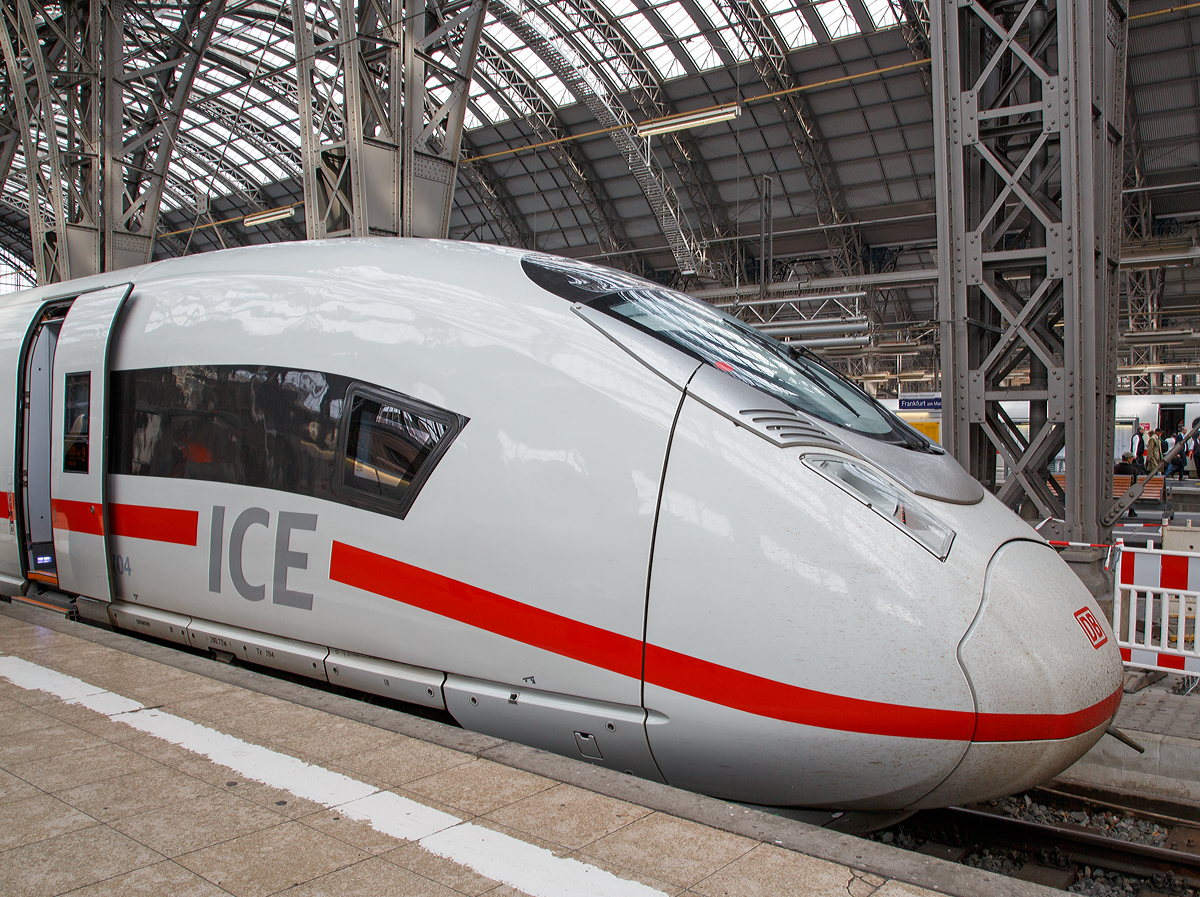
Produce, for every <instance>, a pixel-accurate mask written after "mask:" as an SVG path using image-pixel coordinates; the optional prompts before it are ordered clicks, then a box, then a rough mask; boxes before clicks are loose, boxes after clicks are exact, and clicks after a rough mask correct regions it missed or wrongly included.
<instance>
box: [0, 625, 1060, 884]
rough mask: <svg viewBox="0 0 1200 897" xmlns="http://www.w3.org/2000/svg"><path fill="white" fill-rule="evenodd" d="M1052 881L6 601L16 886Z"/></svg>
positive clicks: (5, 703)
mask: <svg viewBox="0 0 1200 897" xmlns="http://www.w3.org/2000/svg"><path fill="white" fill-rule="evenodd" d="M282 891H286V892H287V893H288V894H290V895H296V897H300V895H305V897H308V895H371V897H385V895H430V897H455V895H466V897H480V895H483V894H488V895H493V897H506V895H510V894H518V893H526V894H530V895H534V897H543V895H545V897H550V895H557V894H562V895H568V894H569V895H571V897H581V895H589V894H590V895H597V897H653V895H655V894H667V895H676V894H683V893H686V894H695V895H704V897H726V895H746V897H757V895H764V897H765V895H771V897H777V895H828V897H922V895H927V894H929V893H930V892H931V891H935V892H939V893H944V894H955V895H963V897H967V895H970V897H978V895H1000V894H1006V895H1011V894H1030V895H1032V894H1038V893H1043V894H1044V893H1048V892H1047V891H1046V890H1045V889H1043V888H1041V887H1039V886H1036V885H1032V884H1028V883H1024V882H1018V881H1014V880H1012V879H1007V878H1002V877H999V876H995V875H992V874H990V873H986V872H980V871H978V870H974V869H969V868H966V867H963V866H957V865H953V864H950V863H946V862H944V861H942V860H938V859H935V858H932V857H926V856H922V855H918V854H913V853H907V852H904V851H900V850H897V849H894V848H891V847H888V846H886V845H882V844H876V843H874V842H870V841H865V840H862V839H858V838H854V837H852V836H848V835H840V834H837V833H834V832H829V831H825V830H822V829H817V828H813V827H811V826H808V825H805V824H803V823H800V822H796V821H793V820H788V819H783V818H780V817H777V816H773V815H769V814H765V813H761V812H758V811H754V810H749V809H746V808H744V807H741V806H737V805H732V804H728V803H725V802H722V801H718V800H714V799H711V798H707V797H703V796H700V795H695V794H691V793H689V792H684V791H679V790H677V789H673V788H669V787H667V786H663V785H658V784H655V783H651V782H647V781H644V780H641V779H635V778H633V777H630V776H624V775H619V774H614V773H611V772H608V771H606V770H602V769H598V768H596V767H592V766H589V765H587V764H584V763H581V762H577V761H574V760H568V759H565V758H561V757H556V756H553V755H549V754H545V753H543V752H540V751H536V750H533V749H531V748H527V747H524V746H521V745H515V744H511V743H507V742H502V741H499V740H498V739H494V738H488V737H485V736H481V735H477V734H475V733H471V732H466V731H463V730H461V729H458V728H455V727H453V726H450V725H446V724H442V723H439V722H435V721H430V720H427V719H422V718H420V717H416V716H410V715H408V714H406V713H403V712H399V711H397V710H393V709H387V708H382V707H379V706H375V705H371V704H367V703H365V702H363V701H359V700H355V699H352V698H348V697H344V696H341V695H337V694H331V693H329V692H327V691H322V690H319V689H313V688H308V687H306V686H303V685H300V684H297V683H293V682H289V681H286V680H281V679H278V678H275V677H272V676H268V675H264V674H262V673H260V672H257V671H255V670H251V669H244V668H239V667H235V666H226V665H222V664H219V663H216V662H214V661H212V660H209V659H208V658H206V657H202V656H198V655H194V654H189V653H187V652H183V651H179V650H175V649H173V648H170V647H167V646H164V645H160V644H156V643H151V642H147V641H142V640H139V639H135V638H131V637H128V636H125V635H122V634H119V633H113V632H108V631H106V630H102V629H98V628H95V627H91V626H86V625H83V624H80V623H72V622H69V621H67V620H64V619H62V618H61V617H56V616H54V615H52V614H50V613H47V612H43V611H38V610H36V609H33V608H30V607H28V606H19V605H15V604H14V605H9V604H0V894H5V895H23V897H43V895H45V897H49V895H57V894H68V893H69V894H72V895H79V897H82V895H142V894H144V895H195V897H207V895H219V894H235V895H244V897H266V895H269V894H276V893H279V892H282Z"/></svg>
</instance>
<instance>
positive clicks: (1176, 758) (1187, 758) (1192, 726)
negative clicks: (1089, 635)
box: [1059, 676, 1200, 805]
mask: <svg viewBox="0 0 1200 897" xmlns="http://www.w3.org/2000/svg"><path fill="white" fill-rule="evenodd" d="M1179 678H1180V677H1177V676H1169V677H1167V678H1165V679H1163V680H1160V682H1158V683H1156V684H1154V685H1151V686H1150V687H1148V688H1144V689H1142V690H1140V691H1137V692H1135V693H1133V694H1126V695H1125V696H1124V699H1123V700H1122V701H1121V709H1120V711H1119V712H1118V713H1117V719H1116V723H1115V725H1116V727H1117V728H1118V729H1120V730H1121V732H1122V733H1124V734H1125V735H1128V736H1129V737H1130V738H1132V739H1133V740H1134V741H1136V742H1137V743H1138V744H1139V745H1141V746H1142V747H1143V748H1145V753H1144V754H1139V753H1138V752H1137V751H1136V750H1134V749H1133V748H1131V747H1129V746H1128V745H1125V744H1122V743H1121V742H1119V741H1118V740H1117V739H1115V738H1108V737H1105V738H1101V739H1100V741H1099V742H1097V743H1096V746H1095V747H1093V748H1092V749H1091V750H1090V751H1088V753H1087V754H1085V755H1084V756H1083V757H1081V758H1080V760H1079V762H1077V763H1076V764H1075V765H1074V766H1072V767H1071V768H1069V769H1067V770H1065V771H1064V772H1063V773H1062V775H1060V776H1059V779H1060V780H1063V781H1066V782H1070V783H1072V784H1076V785H1086V786H1095V787H1099V788H1106V789H1108V788H1115V789H1119V790H1122V791H1127V792H1130V793H1135V794H1139V795H1144V796H1147V797H1160V798H1165V799H1167V800H1172V801H1184V802H1188V803H1194V804H1197V805H1200V687H1198V688H1197V689H1196V693H1193V694H1186V695H1185V694H1174V693H1173V692H1172V690H1171V685H1173V684H1174V683H1175V682H1176V681H1178V679H1179Z"/></svg>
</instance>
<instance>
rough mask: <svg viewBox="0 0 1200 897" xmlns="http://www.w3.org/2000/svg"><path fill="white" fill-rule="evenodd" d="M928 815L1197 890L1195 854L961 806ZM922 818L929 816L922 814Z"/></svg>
mask: <svg viewBox="0 0 1200 897" xmlns="http://www.w3.org/2000/svg"><path fill="white" fill-rule="evenodd" d="M930 815H931V816H934V817H938V816H941V817H944V818H945V819H946V820H947V821H951V822H956V823H958V824H960V825H962V826H964V827H967V828H970V829H974V830H975V831H976V832H977V833H981V834H982V836H983V837H985V838H988V839H992V838H994V839H995V840H997V841H1001V842H1004V843H1006V844H1008V845H1010V846H1013V847H1023V848H1025V849H1030V850H1035V849H1040V848H1044V847H1050V846H1053V847H1058V848H1059V849H1061V850H1062V851H1063V853H1065V854H1066V855H1067V856H1068V857H1069V858H1070V860H1071V861H1072V862H1075V863H1080V864H1083V865H1087V866H1100V867H1101V868H1104V869H1111V870H1113V871H1114V872H1123V873H1125V874H1128V875H1136V876H1138V877H1141V878H1151V877H1153V875H1154V874H1155V873H1157V872H1166V873H1168V874H1170V875H1175V876H1179V877H1181V878H1183V879H1185V880H1186V881H1187V882H1188V884H1189V885H1190V886H1192V887H1197V886H1200V855H1197V854H1192V853H1185V852H1183V851H1179V850H1170V849H1169V848H1166V847H1152V846H1150V845H1149V844H1140V843H1137V842H1133V841H1122V840H1121V839H1119V838H1110V837H1108V836H1106V835H1102V834H1099V833H1098V832H1096V831H1094V830H1091V829H1088V828H1085V827H1084V826H1080V825H1071V824H1063V825H1047V824H1045V823H1041V822H1030V821H1028V820H1025V819H1015V818H1013V817H1011V816H1003V815H1000V814H998V813H991V812H987V811H984V810H973V809H970V808H967V807H947V808H946V809H945V810H937V811H932V813H931V814H930ZM922 816H925V817H926V818H929V817H928V816H926V814H922Z"/></svg>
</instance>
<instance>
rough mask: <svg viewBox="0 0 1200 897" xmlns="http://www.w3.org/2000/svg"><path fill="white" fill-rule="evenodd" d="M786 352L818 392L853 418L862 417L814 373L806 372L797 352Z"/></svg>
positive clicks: (790, 349) (791, 349) (790, 350)
mask: <svg viewBox="0 0 1200 897" xmlns="http://www.w3.org/2000/svg"><path fill="white" fill-rule="evenodd" d="M787 350H788V352H789V353H791V355H792V361H793V362H795V364H796V369H797V370H798V371H800V373H801V374H803V375H804V376H805V378H806V379H808V381H809V382H811V383H813V384H814V385H815V386H816V387H817V388H818V389H819V390H821V391H822V392H824V393H825V394H826V395H828V396H831V397H832V398H833V399H834V400H835V401H837V402H838V403H840V404H841V406H842V407H843V408H845V409H846V410H847V411H849V412H850V413H851V414H853V415H854V416H855V417H862V415H861V414H859V413H858V412H857V411H855V410H854V409H853V408H852V407H851V406H850V403H849V402H847V401H846V400H845V399H843V398H842V397H841V396H839V395H838V394H837V393H836V392H834V391H833V390H832V389H831V388H830V387H829V384H827V383H823V382H821V378H820V377H818V376H816V375H815V374H814V373H812V371H810V370H808V368H806V367H805V366H804V365H803V364H801V363H800V353H799V352H797V351H796V350H795V349H793V348H792V347H791V346H788V347H787Z"/></svg>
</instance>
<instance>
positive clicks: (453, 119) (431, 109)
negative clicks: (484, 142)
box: [292, 0, 485, 239]
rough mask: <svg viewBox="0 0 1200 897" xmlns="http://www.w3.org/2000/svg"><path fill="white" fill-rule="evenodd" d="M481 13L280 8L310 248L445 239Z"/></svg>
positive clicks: (388, 3) (379, 1) (318, 5)
mask: <svg viewBox="0 0 1200 897" xmlns="http://www.w3.org/2000/svg"><path fill="white" fill-rule="evenodd" d="M484 6H485V4H484V2H483V0H460V2H457V3H449V4H440V5H438V6H437V7H436V8H434V7H429V8H427V7H426V5H425V2H424V0H409V2H408V4H407V5H405V4H403V3H402V2H401V0H357V2H356V0H317V2H315V3H311V2H310V3H305V2H303V0H292V27H293V31H294V33H295V37H296V48H297V58H296V73H297V81H298V83H299V92H300V94H299V101H300V102H299V105H300V139H301V157H302V161H303V166H304V204H305V218H306V221H307V227H308V236H309V238H310V239H320V238H325V237H342V236H346V237H350V236H366V235H367V234H400V235H402V236H418V237H443V238H444V237H445V236H446V234H447V233H448V232H449V229H450V209H451V205H452V203H453V199H454V186H455V180H456V176H457V171H458V159H459V155H460V144H461V142H462V126H463V120H464V118H465V116H466V111H467V102H468V98H469V88H470V83H471V73H472V72H473V71H474V66H475V56H476V50H477V48H478V46H479V35H480V32H481V30H482V28H483V15H484ZM431 23H432V24H433V29H432V30H431V31H429V30H428V28H429V25H430V24H431ZM427 31H428V33H427ZM318 63H320V64H318ZM435 91H436V92H437V94H438V95H442V94H443V93H445V94H447V95H446V96H445V97H444V99H442V100H440V101H439V100H437V99H435V98H434V92H435Z"/></svg>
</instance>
